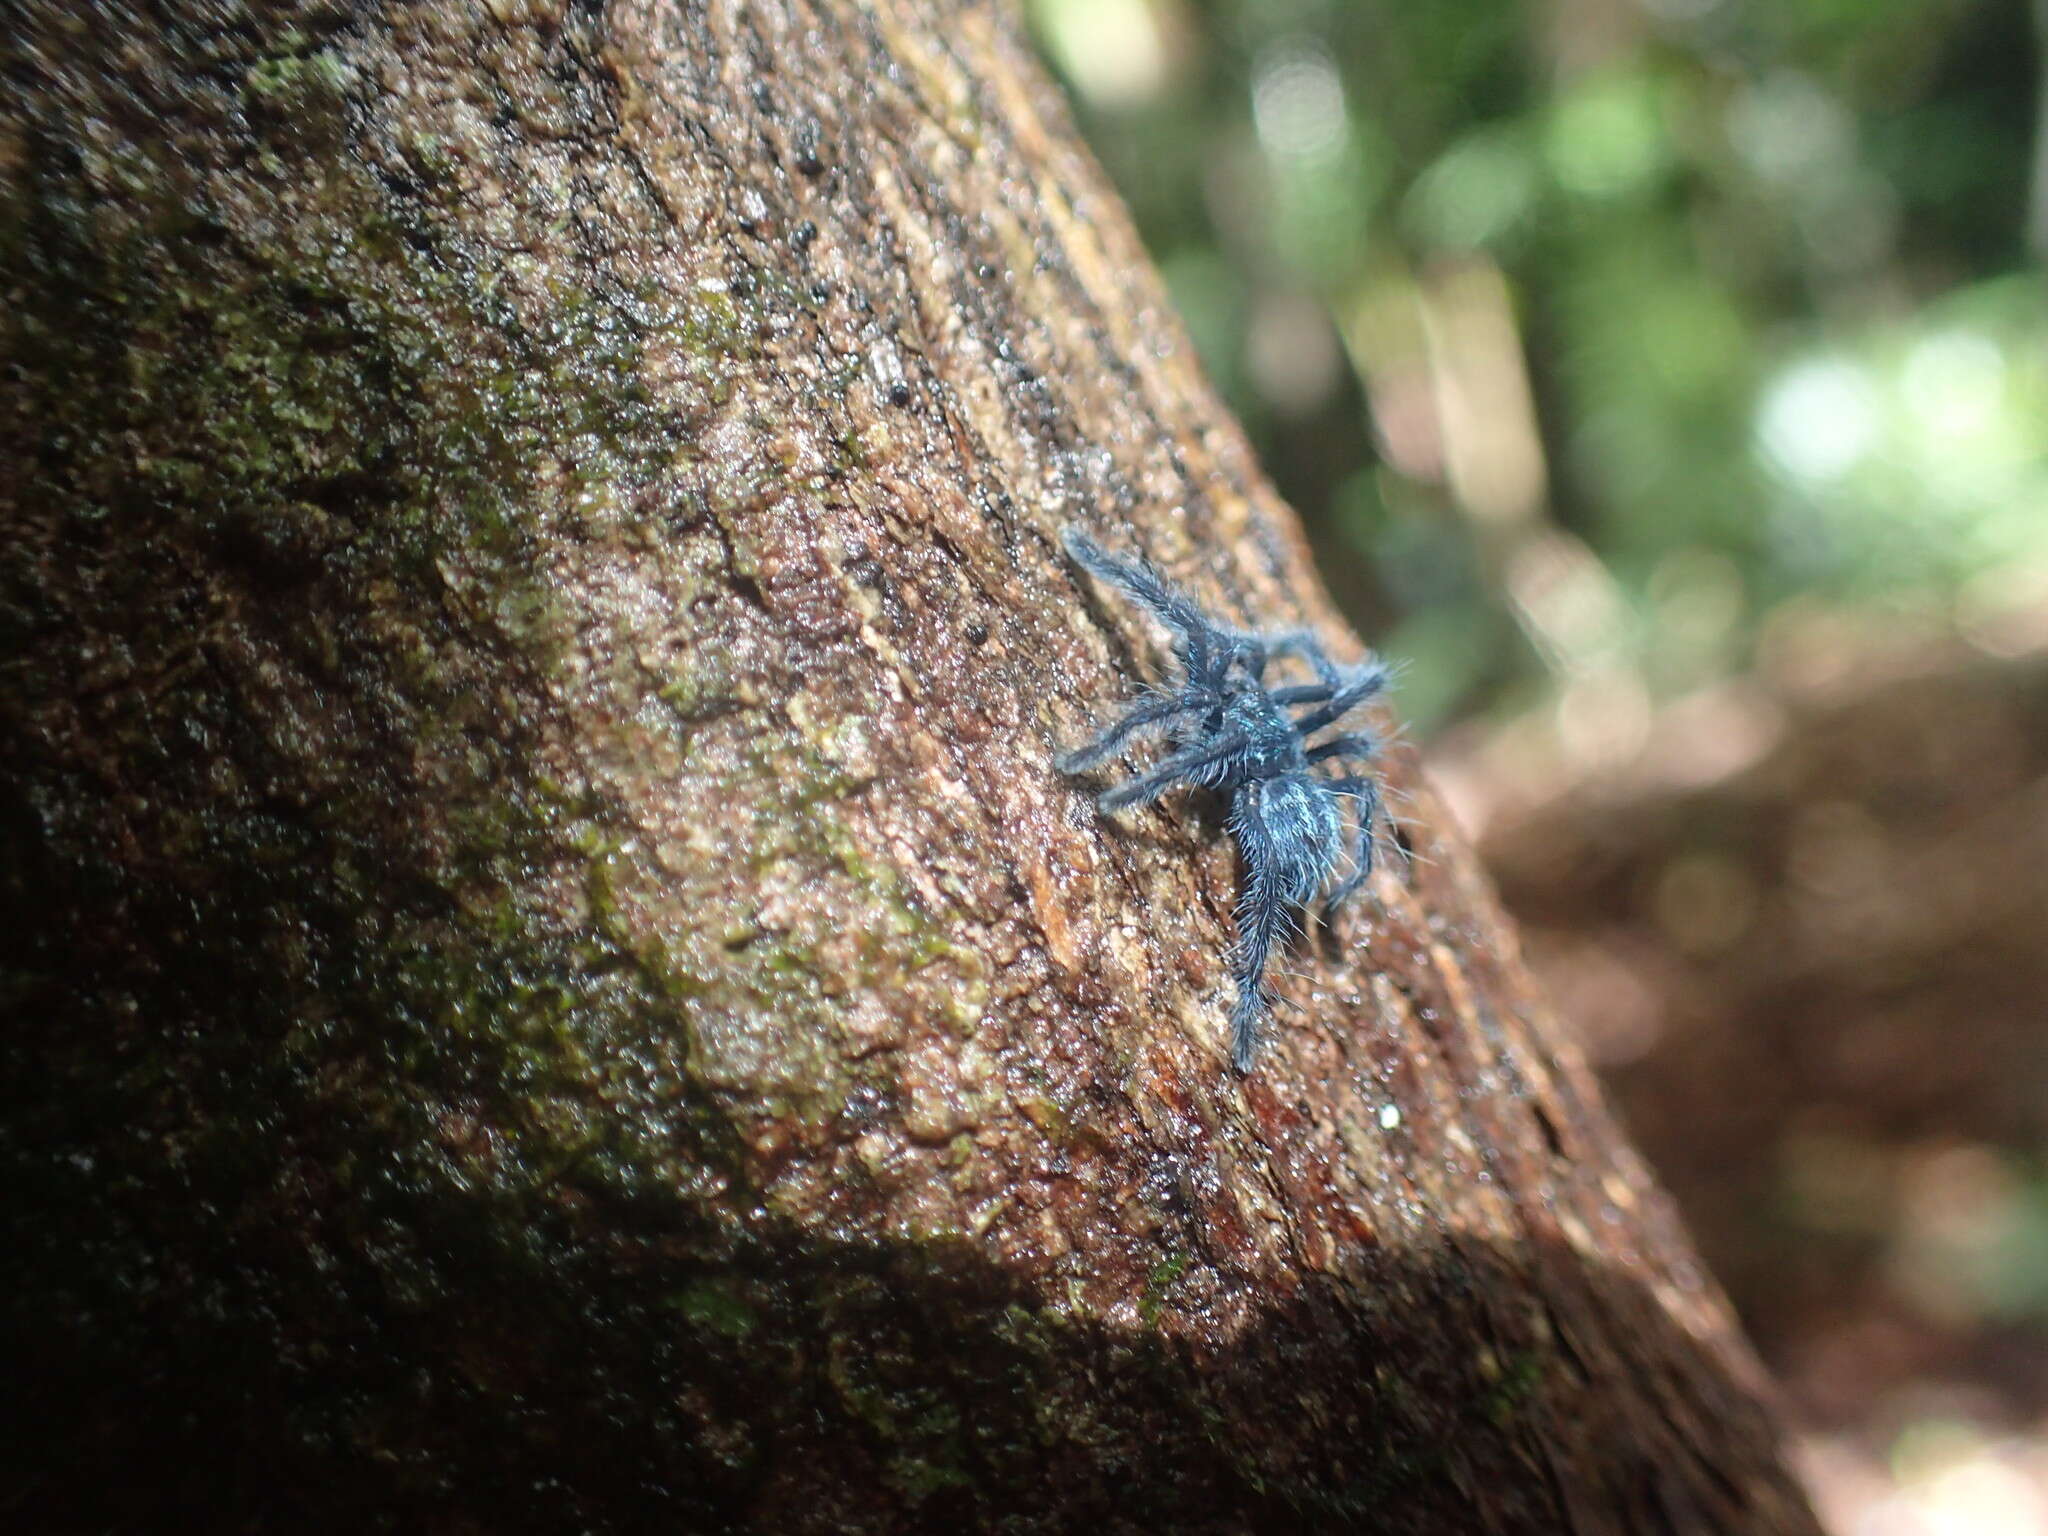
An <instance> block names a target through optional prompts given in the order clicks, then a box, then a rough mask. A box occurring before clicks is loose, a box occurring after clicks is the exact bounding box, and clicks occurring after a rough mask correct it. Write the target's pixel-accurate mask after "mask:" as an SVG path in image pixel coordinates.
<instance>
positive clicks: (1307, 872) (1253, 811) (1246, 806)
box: [1230, 773, 1344, 905]
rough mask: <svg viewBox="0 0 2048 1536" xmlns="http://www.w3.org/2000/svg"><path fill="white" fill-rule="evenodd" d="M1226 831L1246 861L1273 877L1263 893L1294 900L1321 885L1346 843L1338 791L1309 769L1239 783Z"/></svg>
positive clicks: (1310, 895)
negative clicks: (1325, 784)
mask: <svg viewBox="0 0 2048 1536" xmlns="http://www.w3.org/2000/svg"><path fill="white" fill-rule="evenodd" d="M1230 831H1231V835H1232V836H1233V837H1235V838H1236V839H1237V845H1238V847H1239V848H1240V849H1241V850H1242V851H1243V853H1244V860H1245V864H1246V865H1247V867H1248V868H1250V869H1251V870H1253V871H1254V872H1256V873H1262V874H1263V875H1264V877H1265V879H1267V880H1268V881H1270V882H1271V888H1270V890H1269V892H1268V893H1267V894H1268V895H1269V896H1270V897H1272V898H1276V899H1278V900H1280V901H1285V902H1290V903H1294V904H1297V905H1298V904H1300V903H1303V902H1307V901H1309V900H1311V899H1313V898H1314V896H1315V894H1316V892H1318V891H1320V890H1321V889H1322V888H1323V885H1324V883H1325V882H1326V881H1327V880H1328V879H1329V878H1330V871H1331V870H1333V869H1335V868H1336V867H1337V856H1338V853H1339V852H1340V850H1341V849H1342V848H1343V845H1344V819H1343V817H1342V815H1341V814H1340V813H1339V811H1338V806H1337V797H1336V796H1335V795H1333V794H1331V793H1330V791H1329V790H1328V789H1327V788H1326V787H1325V786H1324V785H1323V784H1321V783H1320V782H1318V781H1317V780H1316V779H1315V778H1314V777H1313V776H1311V775H1310V774H1307V773H1287V774H1282V775H1280V776H1278V777H1276V778H1270V779H1254V780H1252V781H1251V782H1250V783H1248V784H1245V785H1242V786H1240V787H1239V789H1238V791H1237V793H1236V794H1235V795H1233V796H1232V797H1231V802H1230Z"/></svg>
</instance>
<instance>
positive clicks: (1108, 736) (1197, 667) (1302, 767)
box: [1056, 528, 1389, 1072]
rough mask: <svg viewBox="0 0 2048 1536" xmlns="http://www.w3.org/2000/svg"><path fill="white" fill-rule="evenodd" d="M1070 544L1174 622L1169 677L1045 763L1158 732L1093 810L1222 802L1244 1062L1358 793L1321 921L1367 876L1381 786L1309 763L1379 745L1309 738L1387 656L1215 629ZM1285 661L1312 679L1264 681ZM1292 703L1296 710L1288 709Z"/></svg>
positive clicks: (1239, 1062)
mask: <svg viewBox="0 0 2048 1536" xmlns="http://www.w3.org/2000/svg"><path fill="white" fill-rule="evenodd" d="M1064 542H1065V543H1066V547H1067V553H1068V554H1070V555H1072V556H1073V557H1074V559H1075V560H1076V561H1077V562H1078V563H1079V564H1081V565H1082V566H1083V567H1085V568H1086V569H1088V570H1090V571H1092V572H1094V573H1095V575H1097V576H1099V577H1101V578H1102V579H1103V580H1104V581H1106V582H1109V583H1111V584H1112V585H1114V586H1117V587H1120V588H1122V589H1123V590H1124V591H1125V592H1127V593H1129V594H1130V595H1131V596H1132V597H1134V598H1136V599H1137V600H1138V602H1140V603H1141V604H1143V605H1144V606H1145V607H1146V608H1147V609H1149V610H1150V611H1151V612H1152V613H1153V615H1155V616H1156V617H1157V618H1158V619H1159V620H1160V621H1161V622H1162V623H1164V624H1165V625H1166V626H1167V628H1168V629H1170V630H1172V631H1173V652H1174V656H1175V658H1176V659H1177V660H1178V662H1179V663H1180V674H1181V675H1180V677H1179V679H1178V680H1177V681H1176V682H1175V684H1174V685H1173V686H1172V688H1171V689H1170V690H1169V691H1166V692H1161V693H1156V694H1154V695H1153V696H1151V697H1150V698H1147V699H1145V700H1143V701H1142V702H1141V703H1139V704H1138V705H1136V706H1135V707H1134V708H1133V709H1132V710H1131V711H1130V712H1129V713H1128V714H1126V715H1125V716H1124V717H1123V718H1122V719H1121V720H1119V721H1117V722H1116V723H1115V724H1114V725H1112V726H1110V727H1109V728H1108V729H1107V730H1105V731H1104V732H1103V733H1102V734H1101V735H1100V736H1097V737H1096V738H1095V740H1093V741H1091V742H1089V743H1088V744H1087V745H1086V746H1084V747H1079V748H1076V749H1075V750H1074V751H1072V752H1069V753H1067V754H1066V755H1064V756H1063V757H1060V758H1059V759H1057V760H1056V766H1057V767H1058V768H1059V770H1060V771H1061V772H1062V773H1084V772H1086V771H1087V770H1088V769H1090V768H1093V767H1095V766H1096V765H1097V764H1098V763H1100V762H1102V761H1103V760H1104V759H1105V758H1108V757H1110V756H1111V755H1113V754H1114V753H1116V752H1117V751H1118V750H1119V749H1120V748H1121V747H1122V746H1123V745H1124V744H1125V743H1126V742H1127V741H1129V740H1130V739H1131V738H1132V737H1134V736H1136V735H1138V734H1139V733H1140V732H1143V731H1147V730H1163V731H1165V732H1166V733H1167V734H1168V735H1169V736H1170V737H1171V739H1172V743H1173V750H1172V751H1171V752H1169V753H1168V754H1167V755H1166V756H1165V757H1163V758H1161V759H1160V760H1159V761H1158V762H1157V763H1155V764H1154V765H1153V766H1152V768H1151V769H1150V770H1149V771H1148V772H1145V773H1141V774H1139V775H1138V777H1136V778H1134V779H1129V780H1126V781H1125V782H1124V783H1122V784H1118V785H1116V786H1115V787H1114V788H1112V789H1107V790H1104V791H1103V792H1102V794H1100V795H1099V796H1097V797H1096V801H1095V803H1096V805H1097V806H1098V807H1100V808H1101V809H1102V810H1104V811H1120V810H1123V809H1124V808H1125V807H1127V806H1133V805H1150V804H1151V803H1152V802H1153V801H1154V800H1157V799H1158V798H1159V797H1160V796H1161V795H1164V794H1166V793H1167V792H1168V791H1169V790H1172V789H1174V788H1176V787H1178V786H1180V785H1183V784H1187V785H1194V786H1197V787H1200V788H1204V789H1213V790H1217V791H1219V792H1221V793H1222V794H1224V795H1226V796H1228V797H1229V801H1230V835H1231V837H1232V838H1234V839H1235V840H1236V842H1237V851H1238V857H1239V858H1240V859H1241V860H1242V861H1243V863H1244V890H1243V892H1242V894H1241V895H1240V896H1239V897H1238V902H1237V944H1236V946H1235V948H1234V950H1233V951H1232V955H1231V967H1230V968H1231V975H1232V978H1233V979H1234V980H1235V982H1236V984H1237V1000H1236V1003H1235V1004H1234V1006H1233V1007H1232V1008H1231V1012H1230V1022H1231V1046H1230V1058H1231V1060H1232V1061H1233V1062H1234V1063H1235V1064H1236V1066H1237V1070H1238V1071H1240V1072H1248V1071H1250V1070H1251V1064H1252V1056H1253V1054H1254V1053H1255V1052H1256V1051H1257V1049H1258V1044H1259V1022H1260V1020H1262V1019H1263V1018H1264V1017H1265V1016H1266V1014H1267V1013H1268V1012H1269V1011H1270V1009H1271V1006H1272V996H1271V993H1270V992H1269V990H1268V989H1267V986H1266V958H1267V956H1268V955H1269V954H1271V952H1272V950H1273V946H1274V945H1275V944H1276V943H1278V942H1280V941H1281V940H1282V939H1284V938H1285V937H1286V936H1287V935H1288V933H1289V931H1290V930H1291V928H1292V925H1293V921H1294V912H1295V911H1296V909H1298V908H1300V907H1303V906H1305V905H1306V904H1307V903H1308V902H1310V901H1312V900H1314V899H1315V896H1316V893H1317V892H1318V891H1320V890H1322V889H1323V887H1324V886H1325V885H1327V884H1328V883H1329V880H1330V877H1331V876H1332V874H1333V873H1334V872H1335V871H1336V868H1337V861H1338V857H1339V855H1340V854H1341V853H1342V851H1343V847H1344V817H1343V811H1342V807H1341V804H1340V802H1341V800H1342V799H1344V798H1346V797H1350V798H1353V799H1355V800H1356V801H1357V802H1358V815H1357V827H1356V838H1355V841H1354V844H1353V851H1352V868H1351V871H1350V873H1349V874H1347V875H1345V876H1344V878H1343V879H1342V880H1341V881H1339V882H1338V884H1337V886H1336V888H1335V889H1334V890H1332V891H1331V892H1330V894H1329V896H1328V898H1327V899H1326V900H1325V901H1324V903H1323V920H1324V921H1325V922H1328V921H1329V919H1330V917H1331V915H1332V914H1334V913H1335V912H1336V910H1337V908H1338V907H1340V906H1342V905H1343V903H1344V902H1345V901H1346V900H1347V899H1348V898H1349V897H1350V896H1351V895H1352V893H1353V892H1355V891H1356V890H1357V889H1358V888H1359V887H1360V886H1362V885H1364V884H1365V882H1366V879H1367V878H1368V877H1369V876H1370V875H1371V873H1372V864H1373V849H1374V846H1375V837H1374V823H1375V822H1376V821H1377V820H1378V819H1379V817H1380V815H1381V814H1382V811H1381V804H1380V792H1379V785H1378V783H1377V782H1376V781H1375V780H1374V779H1373V777H1372V776H1371V774H1370V773H1369V772H1364V771H1360V772H1356V773H1352V774H1349V775H1346V776H1342V777H1332V776H1330V775H1327V774H1324V773H1319V772H1317V771H1316V768H1315V766H1314V765H1315V764H1318V763H1325V762H1331V761H1333V760H1337V761H1349V762H1350V763H1352V764H1354V765H1358V766H1360V767H1361V768H1362V767H1363V766H1364V765H1367V764H1370V763H1371V762H1372V760H1373V758H1374V757H1375V756H1376V755H1377V754H1378V751H1379V741H1378V740H1377V738H1375V737H1374V736H1373V735H1372V734H1371V733H1370V732H1365V731H1361V732H1356V733H1352V734H1348V735H1336V736H1332V737H1331V738H1330V739H1329V740H1327V741H1325V742H1323V743H1321V744H1320V745H1317V746H1311V745H1310V744H1309V737H1310V736H1312V735H1314V734H1315V733H1316V732H1317V731H1320V730H1322V729H1324V728H1325V727H1327V726H1331V725H1334V724H1336V723H1337V721H1339V720H1340V719H1342V718H1343V717H1344V716H1345V715H1346V714H1348V713H1349V712H1350V711H1351V710H1352V709H1354V708H1356V707H1357V706H1358V705H1360V704H1362V703H1364V702H1365V701H1366V700H1367V699H1370V698H1372V697H1373V696H1374V695H1375V694H1377V693H1380V692H1382V691H1383V690H1384V689H1385V688H1386V686H1387V680H1388V675H1389V674H1388V670H1387V667H1386V666H1385V664H1384V663H1382V662H1379V661H1376V660H1373V659H1371V658H1368V659H1366V660H1365V661H1362V662H1359V663H1358V664H1356V665H1355V666H1348V667H1347V666H1341V665H1339V664H1338V663H1336V662H1334V661H1332V660H1331V659H1330V658H1329V656H1328V655H1327V654H1326V653H1325V652H1324V650H1323V647H1322V644H1321V642H1320V641H1318V640H1317V639H1316V637H1315V636H1314V635H1313V634H1311V633H1310V632H1309V631H1307V630H1305V629H1301V630H1287V631H1284V632H1282V633H1278V634H1265V635H1260V634H1250V633H1247V632H1246V631H1244V630H1239V629H1232V628H1230V627H1228V626H1227V625H1223V624H1218V623H1217V622H1216V621H1215V620H1213V619H1211V618H1210V617H1209V616H1208V615H1207V614H1205V613H1204V612H1202V610H1201V609H1200V608H1198V607H1196V606H1195V604H1194V603H1193V602H1192V601H1191V600H1190V599H1189V598H1187V597H1186V596H1184V595H1183V594H1181V593H1180V592H1177V591H1175V590H1174V589H1173V588H1172V587H1171V586H1169V585H1168V584H1167V583H1166V581H1165V579H1164V578H1163V577H1161V576H1160V574H1159V573H1158V572H1157V571H1155V570H1153V569H1152V567H1150V566H1149V565H1146V564H1145V563H1144V562H1142V561H1138V560H1119V559H1117V558H1116V557H1115V556H1113V555H1111V554H1110V553H1109V552H1108V551H1106V550H1104V549H1103V548H1102V546H1101V545H1099V544H1097V543H1096V542H1095V541H1094V540H1093V539H1091V538H1089V537H1088V536H1087V535H1086V534H1085V533H1082V532H1081V531H1080V530H1079V529H1075V528H1070V529H1068V530H1067V532H1066V534H1065V539H1064ZM1285 656H1291V657H1294V658H1296V659H1297V660H1299V661H1301V662H1303V663H1305V664H1306V665H1307V666H1308V668H1309V670H1310V671H1311V672H1313V673H1314V674H1315V681H1314V682H1302V683H1293V684H1289V685H1287V686H1284V687H1274V686H1272V685H1270V684H1269V683H1267V681H1266V677H1265V674H1266V669H1267V667H1268V666H1269V665H1270V664H1271V663H1272V662H1274V661H1275V660H1277V659H1278V658H1280V657H1285ZM1294 710H1299V711H1300V713H1298V714H1295V713H1290V711H1294Z"/></svg>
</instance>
